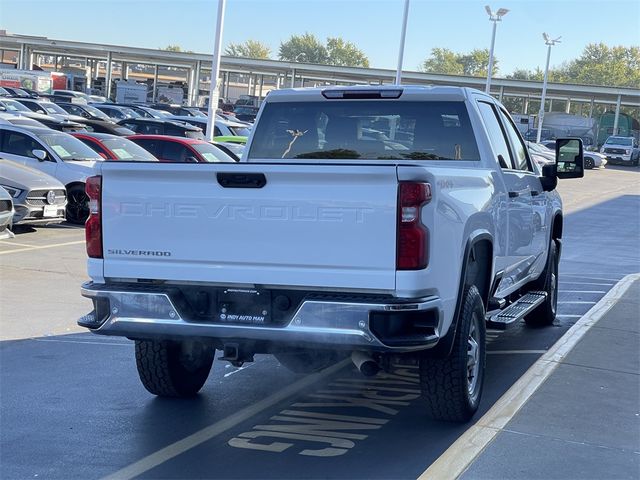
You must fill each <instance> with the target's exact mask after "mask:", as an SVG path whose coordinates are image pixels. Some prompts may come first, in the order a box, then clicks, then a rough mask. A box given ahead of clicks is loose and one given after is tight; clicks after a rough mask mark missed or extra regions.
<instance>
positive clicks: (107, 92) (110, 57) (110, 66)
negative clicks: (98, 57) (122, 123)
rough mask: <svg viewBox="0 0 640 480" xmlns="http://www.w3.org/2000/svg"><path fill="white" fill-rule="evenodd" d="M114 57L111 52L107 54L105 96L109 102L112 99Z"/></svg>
mask: <svg viewBox="0 0 640 480" xmlns="http://www.w3.org/2000/svg"><path fill="white" fill-rule="evenodd" d="M112 60H113V55H112V53H111V52H107V74H106V76H105V77H106V78H105V82H106V84H107V85H106V88H105V96H106V97H107V100H109V99H110V98H111V74H112V71H111V70H112V69H113V63H112Z"/></svg>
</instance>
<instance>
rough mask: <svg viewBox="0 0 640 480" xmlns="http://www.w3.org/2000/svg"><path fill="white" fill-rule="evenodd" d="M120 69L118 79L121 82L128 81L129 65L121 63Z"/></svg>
mask: <svg viewBox="0 0 640 480" xmlns="http://www.w3.org/2000/svg"><path fill="white" fill-rule="evenodd" d="M121 66H122V69H121V70H120V79H121V80H129V64H128V63H127V62H122V65H121Z"/></svg>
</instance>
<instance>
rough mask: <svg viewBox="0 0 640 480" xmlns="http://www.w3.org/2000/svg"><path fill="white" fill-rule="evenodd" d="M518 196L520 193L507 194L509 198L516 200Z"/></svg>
mask: <svg viewBox="0 0 640 480" xmlns="http://www.w3.org/2000/svg"><path fill="white" fill-rule="evenodd" d="M519 196H520V192H509V198H516V197H519Z"/></svg>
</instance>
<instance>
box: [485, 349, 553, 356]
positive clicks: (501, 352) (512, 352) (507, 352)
mask: <svg viewBox="0 0 640 480" xmlns="http://www.w3.org/2000/svg"><path fill="white" fill-rule="evenodd" d="M534 353H535V354H542V353H547V351H546V350H487V355H518V354H534Z"/></svg>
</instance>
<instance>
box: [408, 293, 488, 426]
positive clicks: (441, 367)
mask: <svg viewBox="0 0 640 480" xmlns="http://www.w3.org/2000/svg"><path fill="white" fill-rule="evenodd" d="M484 313H485V312H484V305H483V303H482V297H481V296H480V293H479V292H478V289H477V288H476V287H475V286H470V287H467V288H466V289H465V291H464V296H463V298H462V308H461V309H460V314H459V315H460V316H459V319H458V328H457V330H456V336H455V338H454V341H453V349H452V351H451V354H450V355H449V356H448V357H447V358H428V357H426V356H425V357H422V358H421V359H420V386H421V389H422V398H423V400H424V402H425V404H426V410H427V414H428V415H429V416H430V417H431V418H433V419H434V420H444V421H448V422H467V421H469V420H470V419H471V417H472V416H473V414H474V413H475V412H476V410H478V405H479V404H480V397H481V396H482V387H483V383H484V366H485V351H486V349H485V347H486V345H485V337H486V332H485V318H484ZM452 328H453V326H452Z"/></svg>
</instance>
